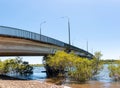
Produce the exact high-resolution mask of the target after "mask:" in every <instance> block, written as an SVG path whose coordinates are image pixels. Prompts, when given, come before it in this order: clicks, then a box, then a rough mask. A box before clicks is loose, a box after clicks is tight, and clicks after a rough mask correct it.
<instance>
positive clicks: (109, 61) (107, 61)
mask: <svg viewBox="0 0 120 88" xmlns="http://www.w3.org/2000/svg"><path fill="white" fill-rule="evenodd" d="M100 61H101V62H103V63H104V64H111V63H116V62H118V61H120V60H113V59H111V60H100Z"/></svg>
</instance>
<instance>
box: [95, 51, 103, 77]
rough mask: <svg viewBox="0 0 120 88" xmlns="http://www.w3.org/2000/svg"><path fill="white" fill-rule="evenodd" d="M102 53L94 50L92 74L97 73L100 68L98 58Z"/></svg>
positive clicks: (100, 64)
mask: <svg viewBox="0 0 120 88" xmlns="http://www.w3.org/2000/svg"><path fill="white" fill-rule="evenodd" d="M102 56H103V55H102V53H101V52H100V51H96V52H95V53H94V67H93V68H94V73H93V74H94V75H96V74H97V73H98V71H99V70H100V69H101V68H102V63H101V62H100V59H101V57H102Z"/></svg>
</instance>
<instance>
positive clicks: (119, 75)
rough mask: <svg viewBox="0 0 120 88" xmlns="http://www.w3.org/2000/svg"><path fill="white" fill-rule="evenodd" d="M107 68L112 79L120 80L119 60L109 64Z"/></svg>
mask: <svg viewBox="0 0 120 88" xmlns="http://www.w3.org/2000/svg"><path fill="white" fill-rule="evenodd" d="M108 69H109V71H110V73H109V76H110V77H112V78H113V79H114V80H116V81H117V80H120V60H119V61H117V62H115V64H114V63H111V64H109V66H108Z"/></svg>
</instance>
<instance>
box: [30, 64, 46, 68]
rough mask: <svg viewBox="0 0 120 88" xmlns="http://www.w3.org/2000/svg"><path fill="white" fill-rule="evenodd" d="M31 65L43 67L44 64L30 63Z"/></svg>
mask: <svg viewBox="0 0 120 88" xmlns="http://www.w3.org/2000/svg"><path fill="white" fill-rule="evenodd" d="M30 66H34V67H42V66H44V65H43V64H30Z"/></svg>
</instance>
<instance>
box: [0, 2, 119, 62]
mask: <svg viewBox="0 0 120 88" xmlns="http://www.w3.org/2000/svg"><path fill="white" fill-rule="evenodd" d="M63 16H68V17H69V18H70V24H71V42H72V44H73V45H75V46H77V47H80V48H82V49H85V50H86V42H87V41H88V44H89V52H95V51H101V52H102V53H103V57H102V58H103V59H119V58H120V41H119V40H120V39H119V38H120V0H0V25H4V26H10V27H15V28H21V29H25V30H28V31H33V32H36V33H39V29H40V23H41V22H43V21H46V23H45V24H43V25H42V26H41V27H42V34H44V35H46V36H49V37H53V38H56V39H59V40H61V41H64V42H68V33H67V19H65V18H64V19H62V18H61V17H63ZM36 61H37V59H36Z"/></svg>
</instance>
